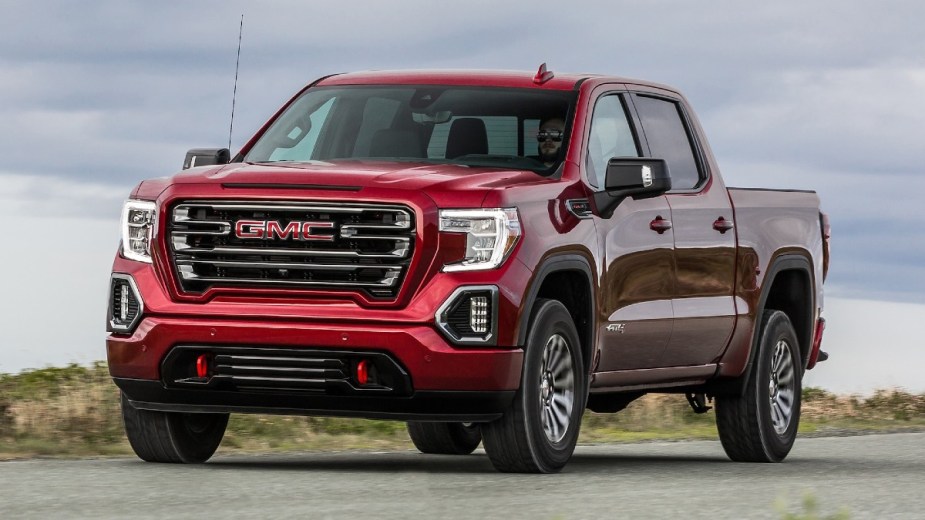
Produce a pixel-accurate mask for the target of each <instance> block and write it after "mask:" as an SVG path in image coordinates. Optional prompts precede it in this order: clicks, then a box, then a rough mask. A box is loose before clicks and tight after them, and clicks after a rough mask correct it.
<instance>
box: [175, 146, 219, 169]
mask: <svg viewBox="0 0 925 520" xmlns="http://www.w3.org/2000/svg"><path fill="white" fill-rule="evenodd" d="M230 160H231V152H229V151H228V149H227V148H193V149H192V150H190V151H188V152H186V158H185V159H183V169H184V170H186V169H188V168H193V167H196V166H209V165H210V164H228V162H229V161H230Z"/></svg>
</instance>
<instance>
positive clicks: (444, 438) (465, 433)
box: [408, 421, 482, 455]
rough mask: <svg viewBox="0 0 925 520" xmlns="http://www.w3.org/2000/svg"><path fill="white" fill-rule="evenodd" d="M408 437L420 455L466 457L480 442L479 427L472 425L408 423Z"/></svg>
mask: <svg viewBox="0 0 925 520" xmlns="http://www.w3.org/2000/svg"><path fill="white" fill-rule="evenodd" d="M408 435H410V436H411V442H413V443H414V446H415V447H416V448H417V449H418V451H420V452H421V453H435V454H440V455H468V454H470V453H472V452H473V451H474V450H475V449H476V448H478V446H479V443H481V442H482V433H481V432H480V431H479V425H478V424H473V423H449V422H417V421H409V422H408Z"/></svg>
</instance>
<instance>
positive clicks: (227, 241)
mask: <svg viewBox="0 0 925 520" xmlns="http://www.w3.org/2000/svg"><path fill="white" fill-rule="evenodd" d="M414 238H415V229H414V215H413V213H412V212H411V210H410V209H408V208H406V207H404V206H393V205H371V204H356V203H299V202H260V203H254V202H227V201H220V202H218V201H195V202H183V203H181V204H178V205H176V206H174V208H173V211H172V212H171V218H170V221H169V229H168V232H167V241H168V249H169V251H170V255H171V260H172V262H173V266H174V269H175V271H176V274H177V277H178V279H179V282H180V286H181V287H182V289H183V290H184V291H186V292H193V293H201V292H203V291H205V290H207V289H209V288H210V287H213V286H222V287H227V286H245V287H254V286H257V287H287V288H315V289H317V288H321V289H334V290H339V289H344V290H356V289H361V290H364V291H366V292H367V293H368V294H369V295H371V296H373V297H378V298H389V297H395V296H396V295H397V293H398V290H399V289H400V288H401V282H402V280H403V278H404V276H405V274H406V273H407V269H408V265H409V264H410V263H411V257H412V249H413V246H414Z"/></svg>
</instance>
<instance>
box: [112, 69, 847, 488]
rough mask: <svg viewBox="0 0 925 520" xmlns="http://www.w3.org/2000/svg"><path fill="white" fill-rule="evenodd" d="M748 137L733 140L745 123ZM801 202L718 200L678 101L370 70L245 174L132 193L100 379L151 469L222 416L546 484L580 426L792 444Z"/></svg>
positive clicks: (290, 121) (290, 124)
mask: <svg viewBox="0 0 925 520" xmlns="http://www.w3.org/2000/svg"><path fill="white" fill-rule="evenodd" d="M743 124H745V123H744V122H743ZM828 237H829V226H828V222H827V217H826V216H825V215H824V214H823V213H821V212H820V209H819V199H818V197H817V196H816V194H815V193H813V192H807V191H772V190H765V189H735V188H730V189H727V188H726V186H725V185H724V183H723V179H722V178H721V177H720V171H719V168H718V167H717V164H716V161H715V160H714V158H713V155H712V153H711V151H710V147H709V145H708V144H707V140H706V139H705V137H704V134H703V130H702V129H701V127H700V125H699V123H698V121H697V118H696V117H695V115H694V112H693V110H691V108H690V106H689V105H688V102H687V101H686V99H685V98H684V97H683V96H682V95H681V94H680V93H679V92H678V91H677V90H675V89H672V88H669V87H666V86H663V85H657V84H654V83H650V82H642V81H636V80H630V79H625V78H618V77H605V76H596V75H573V74H554V73H552V72H551V71H548V70H546V68H545V66H541V67H540V70H539V71H538V72H537V73H536V74H534V73H521V72H497V71H496V72H484V71H478V72H476V71H431V72H421V71H409V72H364V73H352V74H339V75H333V76H328V77H324V78H321V79H319V80H317V81H315V82H313V83H311V84H310V85H309V86H308V87H306V88H305V89H304V90H302V91H301V92H299V93H298V94H297V95H296V96H295V97H293V98H292V99H291V100H290V101H289V102H288V103H286V104H285V105H284V106H283V107H282V108H281V109H280V110H279V112H277V113H276V115H274V116H273V117H272V118H271V119H270V120H269V122H267V123H266V124H265V125H264V126H263V128H261V129H260V130H259V131H258V132H257V133H256V135H255V136H254V137H253V138H252V139H250V140H249V141H248V142H247V143H246V144H245V145H244V147H243V148H242V149H241V150H240V152H238V153H237V154H236V155H234V156H233V157H232V156H231V155H230V153H229V152H228V150H227V149H195V150H190V152H189V153H188V154H187V157H186V161H185V163H184V170H183V171H181V172H180V173H178V174H176V175H175V176H173V177H171V178H161V179H153V180H146V181H144V182H142V183H141V184H139V185H138V186H137V187H136V188H135V190H134V191H133V192H132V193H131V196H130V198H129V200H128V201H126V203H125V205H124V209H123V213H122V242H121V245H120V249H119V252H118V254H117V255H116V258H115V262H114V264H113V274H112V279H111V284H110V287H111V289H110V298H109V302H108V319H107V321H108V332H109V333H110V334H109V336H108V338H107V340H106V346H107V353H108V360H109V370H110V373H111V375H112V377H113V380H114V381H115V384H116V385H118V387H119V388H120V389H121V392H122V413H123V417H124V422H125V429H126V433H127V435H128V439H129V441H130V443H131V445H132V447H133V449H134V451H135V453H136V454H137V455H138V456H139V457H140V458H142V459H144V460H146V461H152V462H184V463H197V462H204V461H206V460H207V459H208V458H209V457H211V456H212V454H213V453H214V452H215V450H216V448H217V447H218V445H219V443H220V442H221V439H222V436H223V434H224V431H225V427H226V424H227V422H228V417H229V413H267V414H304V415H335V416H351V417H367V418H377V419H396V420H403V421H408V423H407V424H408V431H409V433H410V436H411V439H412V441H413V442H414V444H415V445H416V446H417V448H418V449H420V450H421V451H422V452H425V453H444V454H468V453H471V452H472V451H473V450H474V449H475V448H476V447H477V446H478V445H479V443H483V444H484V449H485V452H486V453H487V455H488V457H489V459H490V460H491V462H492V464H493V465H494V466H495V467H496V468H497V469H498V470H500V471H513V472H555V471H558V470H559V469H561V468H562V467H563V466H564V465H565V464H566V463H567V461H568V460H569V458H570V457H571V455H572V452H573V450H574V448H575V444H576V441H577V439H578V431H579V426H580V424H581V418H582V414H583V413H584V410H585V409H590V410H593V411H595V412H618V411H619V410H621V409H623V408H624V407H626V406H627V405H628V404H629V403H630V402H631V401H633V400H634V399H636V398H638V397H640V396H642V395H644V394H646V393H649V392H662V393H676V394H679V395H686V396H687V399H688V401H689V402H690V404H691V406H692V407H693V409H694V411H695V412H705V411H706V410H707V409H709V408H710V406H708V403H712V404H713V406H715V414H716V421H717V426H718V430H719V437H720V439H721V440H722V445H723V447H724V448H725V450H726V453H727V454H728V455H729V457H730V458H731V459H732V460H735V461H761V462H776V461H781V460H783V459H784V458H785V457H786V456H787V454H788V452H789V451H790V449H791V446H792V444H793V442H794V439H795V437H796V432H797V426H798V423H799V419H800V394H801V379H802V377H803V374H804V372H805V371H806V370H808V369H811V368H813V366H814V365H815V364H816V363H817V362H818V361H821V360H823V359H825V357H827V356H826V354H825V353H824V352H820V348H819V347H820V343H821V340H822V333H823V330H824V323H825V322H824V319H823V317H822V294H823V293H822V282H823V280H824V278H825V276H826V270H827V265H828V259H829V247H828Z"/></svg>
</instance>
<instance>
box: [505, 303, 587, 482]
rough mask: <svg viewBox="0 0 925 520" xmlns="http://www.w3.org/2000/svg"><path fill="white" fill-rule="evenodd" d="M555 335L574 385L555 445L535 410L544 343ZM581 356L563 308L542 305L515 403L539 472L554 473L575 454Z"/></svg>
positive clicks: (583, 389) (581, 403) (582, 384)
mask: <svg viewBox="0 0 925 520" xmlns="http://www.w3.org/2000/svg"><path fill="white" fill-rule="evenodd" d="M555 334H559V335H561V336H562V337H563V338H564V339H565V341H566V342H567V343H568V348H569V353H570V358H571V363H572V373H573V377H574V382H575V389H574V395H575V401H574V403H573V405H572V414H571V418H570V420H569V425H568V430H567V431H566V434H565V436H564V437H563V438H562V439H561V440H560V441H559V442H556V443H553V442H551V441H550V440H549V439H548V438H547V437H546V433H545V432H544V431H543V426H542V419H541V411H540V406H539V399H540V397H539V391H540V389H539V381H540V372H541V371H542V368H543V367H542V364H543V351H544V349H545V348H546V343H547V341H548V340H549V339H550V338H551V337H552V336H553V335H555ZM581 354H582V353H581V344H580V343H579V340H578V331H577V330H576V329H575V325H574V323H573V322H572V319H571V316H570V315H569V313H568V311H567V310H566V308H565V306H564V305H562V304H561V303H559V302H558V301H552V300H547V301H544V302H542V304H541V305H540V306H539V308H538V309H537V311H536V312H535V314H534V316H533V319H532V321H531V325H530V331H529V333H528V335H527V344H526V352H525V353H524V358H525V359H524V370H523V374H522V376H521V386H520V392H519V395H520V399H519V401H520V402H519V403H518V405H519V406H521V407H522V413H523V417H524V420H525V426H526V430H527V440H528V442H530V444H531V448H532V449H531V452H532V453H533V454H534V463H535V464H536V465H537V467H538V468H539V469H540V471H543V472H551V471H555V470H558V469H559V468H561V467H562V466H564V465H565V464H566V463H567V462H568V460H569V458H571V456H572V452H574V451H575V444H576V443H577V441H578V433H579V430H580V426H581V416H582V413H583V411H584V407H585V400H586V394H587V383H586V381H587V376H586V374H585V370H584V364H583V360H582V355H581Z"/></svg>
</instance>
